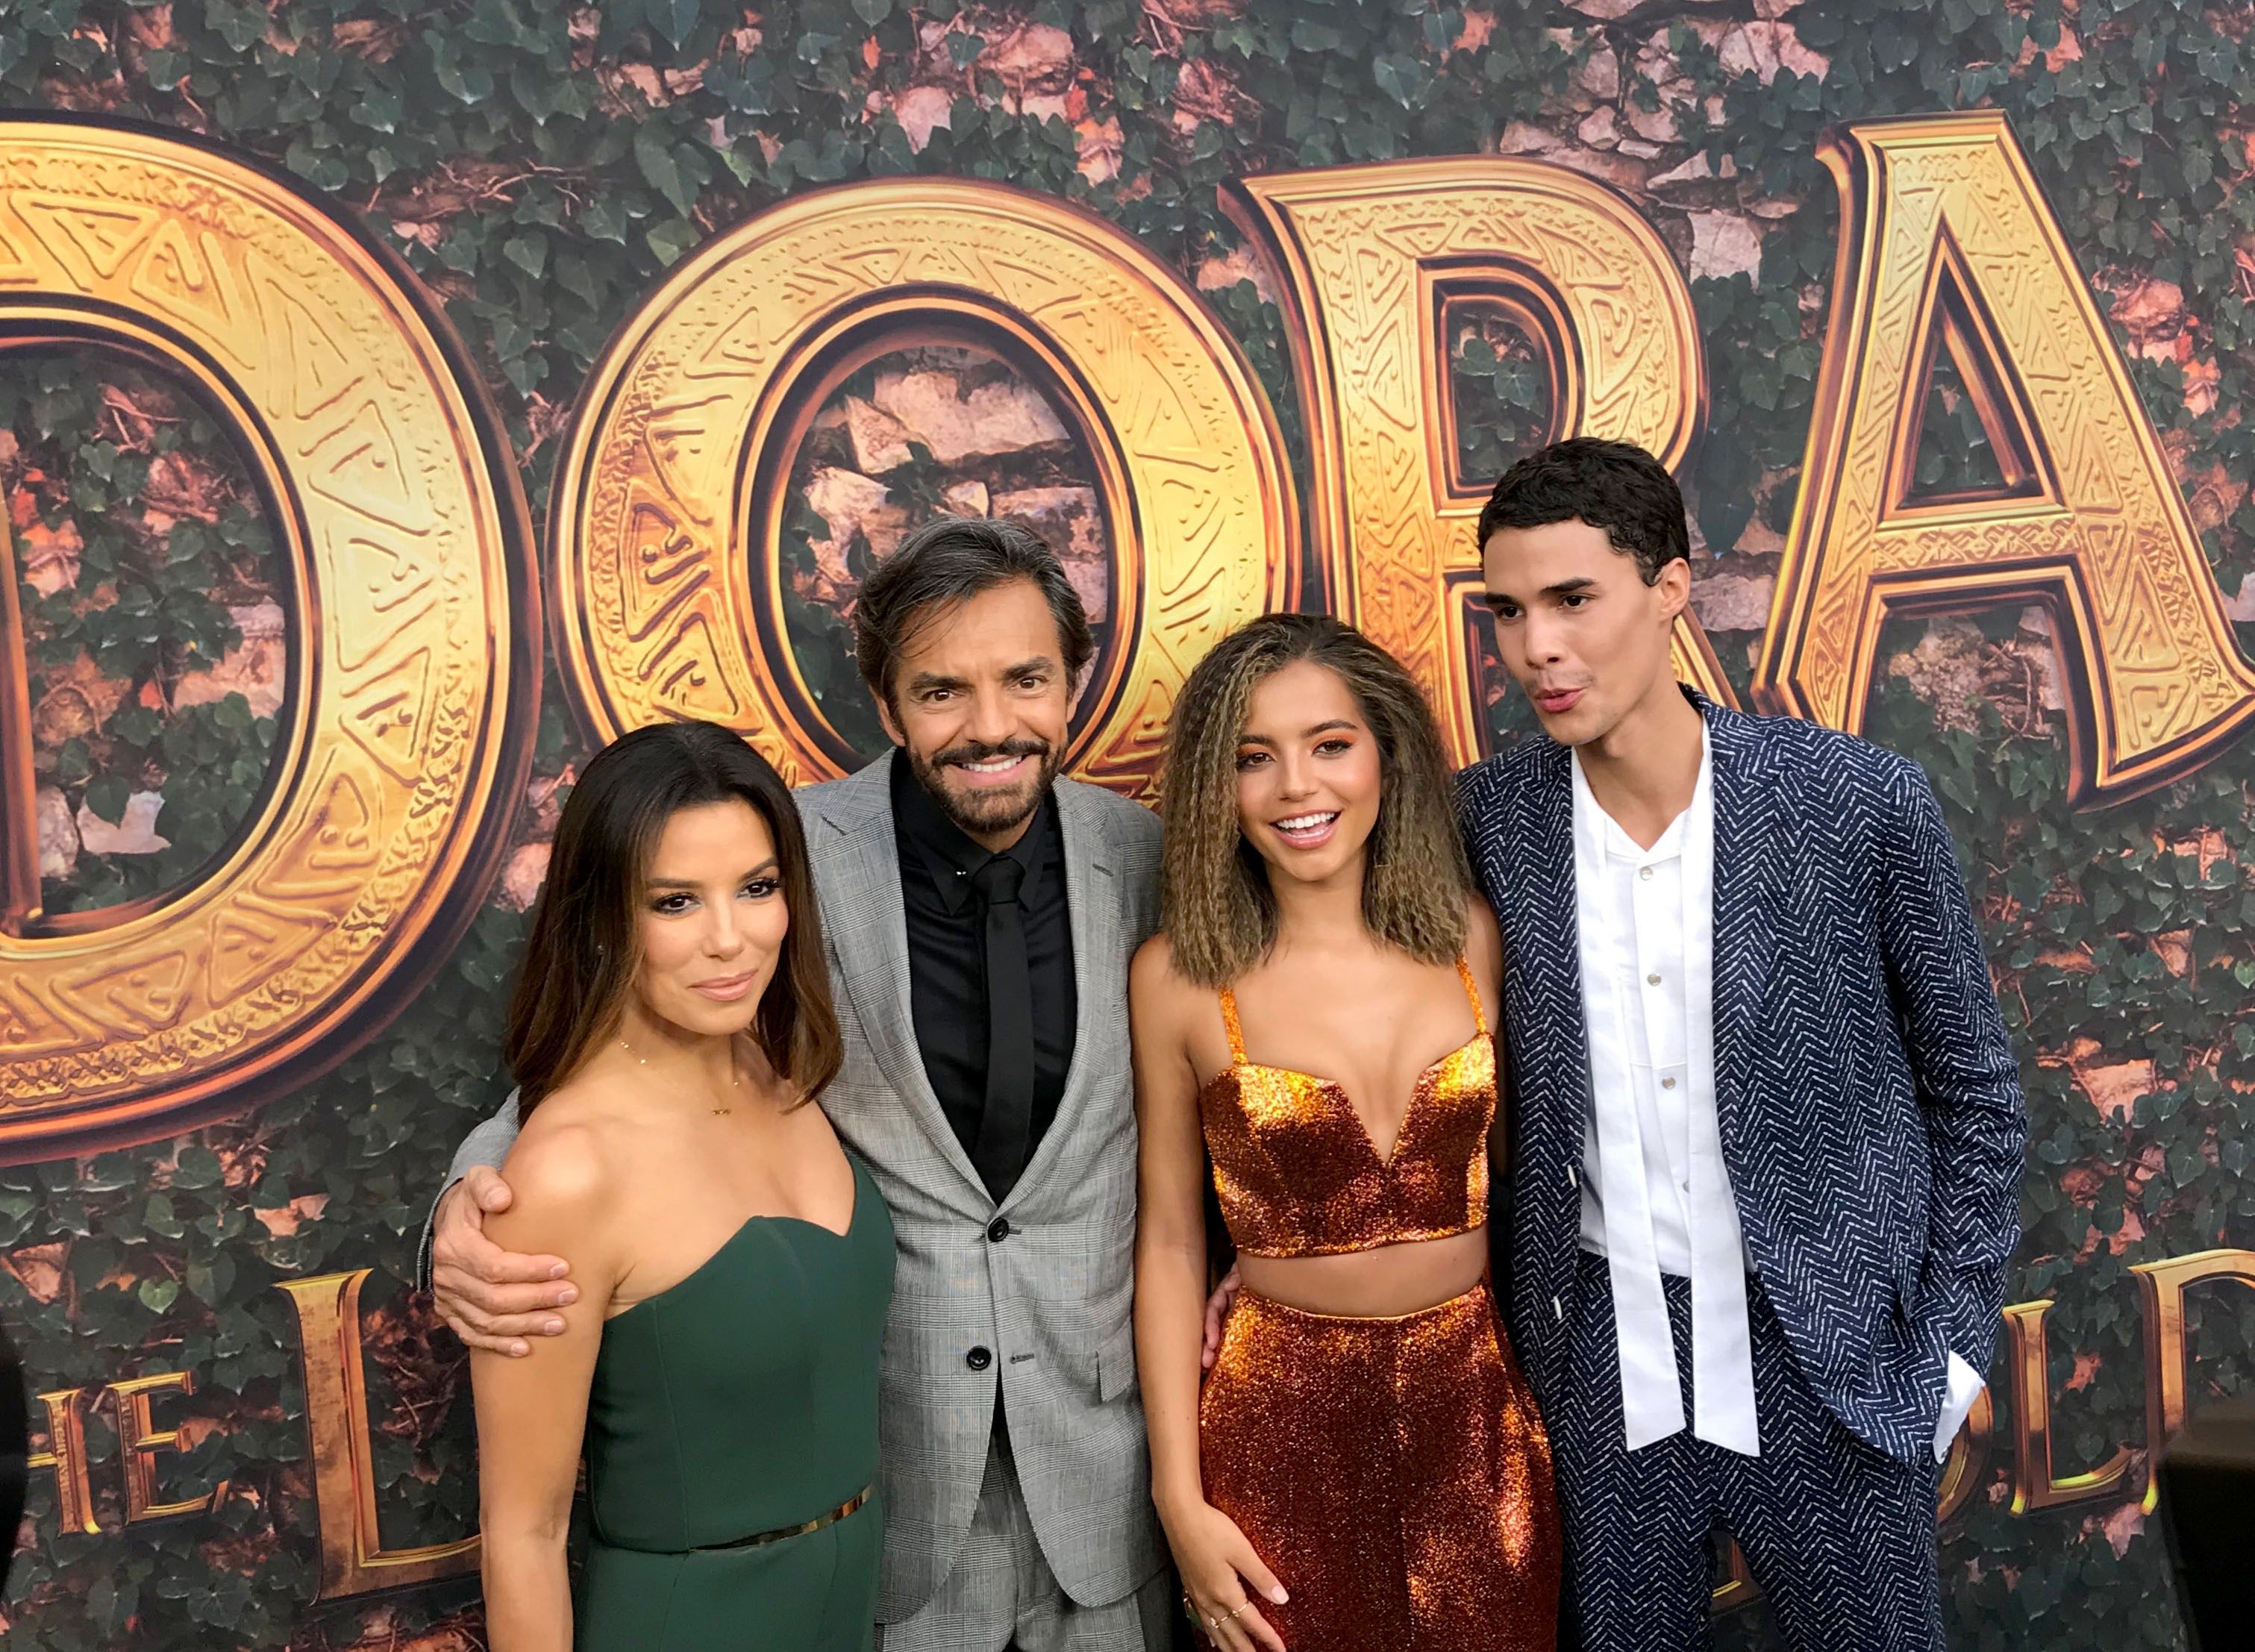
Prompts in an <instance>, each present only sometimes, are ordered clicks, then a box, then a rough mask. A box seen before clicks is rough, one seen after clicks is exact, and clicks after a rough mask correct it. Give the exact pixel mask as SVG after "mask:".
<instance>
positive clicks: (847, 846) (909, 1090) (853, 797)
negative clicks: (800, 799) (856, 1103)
mask: <svg viewBox="0 0 2255 1652" xmlns="http://www.w3.org/2000/svg"><path fill="white" fill-rule="evenodd" d="M892 763H893V760H892V759H891V758H890V757H881V758H879V759H878V760H877V761H876V762H875V763H871V764H870V765H869V766H868V768H866V769H864V770H861V771H860V772H859V773H857V774H855V775H854V776H852V777H849V778H847V779H846V780H843V781H840V782H839V784H838V786H837V789H836V791H835V793H834V794H833V796H832V798H831V799H829V800H827V801H828V808H827V810H826V812H825V819H826V821H827V826H826V827H825V829H826V830H828V831H830V832H832V833H835V834H836V835H837V837H838V838H839V839H842V841H840V842H838V843H837V844H836V847H834V848H833V850H832V853H833V854H835V855H836V856H837V857H838V860H837V862H836V864H837V880H838V881H837V882H836V883H834V884H833V885H832V887H833V888H834V889H838V890H839V894H840V896H842V898H839V899H835V900H828V899H826V900H825V901H824V903H823V918H824V922H825V924H828V925H829V926H830V944H831V946H832V948H833V949H835V951H836V952H837V954H838V971H839V977H840V981H839V986H840V987H841V988H843V989H844V994H845V996H846V998H847V1000H848V1001H849V1002H851V1004H852V1005H853V1008H854V1015H855V1016H856V1017H857V1018H858V1019H859V1020H860V1022H861V1031H862V1034H863V1036H864V1037H867V1038H868V1041H869V1049H870V1051H871V1053H872V1054H873V1055H875V1058H876V1061H877V1070H878V1072H881V1073H882V1075H883V1076H884V1079H885V1082H886V1084H887V1085H888V1086H890V1088H891V1090H892V1092H893V1093H894V1094H895V1095H896V1096H898V1097H899V1098H900V1100H901V1103H902V1106H903V1107H904V1108H905V1109H906V1111H907V1112H908V1113H909V1114H910V1116H911V1117H913V1118H914V1119H915V1120H916V1121H917V1123H918V1124H919V1125H921V1126H922V1127H923V1128H924V1134H925V1135H928V1136H930V1137H931V1142H932V1145H933V1146H934V1147H935V1148H937V1149H938V1151H939V1153H940V1156H942V1157H944V1158H945V1159H946V1160H947V1161H948V1162H949V1163H951V1164H952V1165H954V1167H955V1168H956V1169H957V1170H959V1172H960V1173H961V1174H962V1176H963V1178H964V1180H966V1182H968V1183H970V1185H972V1186H973V1187H974V1188H976V1189H977V1190H978V1191H979V1195H980V1198H981V1199H984V1198H986V1197H987V1187H986V1184H985V1183H983V1182H981V1181H980V1179H979V1172H978V1170H977V1169H976V1167H974V1166H973V1164H972V1163H971V1156H970V1154H968V1153H966V1151H965V1150H964V1148H963V1143H962V1142H960V1141H959V1140H958V1139H957V1137H956V1134H955V1131H954V1128H952V1126H951V1125H950V1124H949V1123H948V1121H947V1114H945V1112H944V1111H942V1110H941V1107H940V1105H939V1097H938V1095H936V1094H934V1093H933V1092H932V1087H931V1079H930V1078H929V1077H928V1076H927V1075H926V1074H925V1072H924V1057H923V1055H922V1054H921V1053H919V1051H917V1042H916V1022H915V1018H914V1016H913V1014H912V1012H911V1010H910V1005H909V935H908V912H907V910H906V908H905V907H904V906H903V903H902V900H901V859H900V845H899V842H898V840H897V839H896V835H895V833H894V830H893V805H892ZM832 914H841V915H845V914H850V919H849V921H846V922H839V921H838V919H837V918H836V917H833V916H832Z"/></svg>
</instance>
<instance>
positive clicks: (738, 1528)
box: [589, 1473, 880, 1555]
mask: <svg viewBox="0 0 2255 1652" xmlns="http://www.w3.org/2000/svg"><path fill="white" fill-rule="evenodd" d="M812 1507H813V1506H812V1505H811V1504H804V1505H802V1504H798V1503H796V1502H794V1503H793V1504H792V1505H791V1506H790V1508H789V1510H788V1513H787V1515H786V1517H783V1518H777V1515H778V1513H779V1512H781V1511H779V1510H778V1509H776V1508H766V1509H763V1510H762V1509H751V1508H746V1509H739V1510H721V1509H703V1510H696V1511H692V1517H691V1518H690V1519H689V1520H688V1521H687V1522H683V1521H681V1520H678V1519H676V1520H673V1521H668V1522H650V1521H637V1520H627V1521H623V1522H622V1521H609V1520H605V1519H604V1518H603V1511H602V1510H601V1508H594V1509H593V1510H591V1514H592V1515H593V1518H592V1520H591V1521H590V1532H589V1536H591V1538H592V1539H593V1541H594V1542H595V1543H600V1544H601V1545H602V1546H603V1547H605V1548H607V1549H618V1550H628V1551H629V1552H631V1553H635V1554H647V1555H705V1554H735V1553H741V1552H748V1551H750V1550H759V1549H768V1548H772V1547H774V1546H775V1545H776V1544H778V1543H790V1542H792V1541H794V1540H796V1539H799V1538H804V1537H808V1536H812V1535H813V1534H814V1533H816V1532H818V1531H821V1530H822V1529H825V1527H829V1526H834V1525H837V1524H838V1523H839V1522H841V1521H847V1520H853V1519H857V1518H868V1519H876V1518H879V1517H880V1516H879V1513H878V1508H877V1482H876V1477H875V1474H874V1473H873V1474H872V1475H871V1476H870V1478H869V1479H868V1481H866V1482H865V1483H864V1484H863V1485H862V1486H861V1488H860V1489H859V1490H858V1491H854V1492H852V1493H849V1494H846V1495H844V1496H842V1497H839V1498H838V1499H837V1500H836V1501H834V1502H827V1503H826V1504H825V1506H823V1507H821V1508H815V1509H814V1511H813V1512H811V1513H804V1514H803V1513H801V1512H800V1510H801V1508H812ZM769 1521H773V1522H775V1523H773V1524H769V1523H768V1522H769Z"/></svg>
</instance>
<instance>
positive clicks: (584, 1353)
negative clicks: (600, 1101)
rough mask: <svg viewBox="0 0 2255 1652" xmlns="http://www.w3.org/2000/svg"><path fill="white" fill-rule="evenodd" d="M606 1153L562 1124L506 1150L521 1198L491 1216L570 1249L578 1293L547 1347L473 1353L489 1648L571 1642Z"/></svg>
mask: <svg viewBox="0 0 2255 1652" xmlns="http://www.w3.org/2000/svg"><path fill="white" fill-rule="evenodd" d="M602 1166H603V1155H601V1153H600V1152H598V1151H597V1150H596V1145H595V1142H594V1140H593V1138H592V1137H591V1136H590V1135H588V1133H587V1132H586V1131H584V1130H580V1129H577V1128H571V1127H566V1128H560V1129H558V1130H555V1131H553V1132H544V1133H542V1134H541V1135H539V1136H538V1137H537V1139H535V1140H533V1141H529V1142H523V1143H522V1144H521V1145H520V1147H519V1148H518V1149H517V1150H516V1152H514V1153H512V1154H511V1156H510V1158H509V1174H510V1177H511V1178H512V1180H513V1181H514V1183H515V1185H516V1193H517V1198H516V1202H515V1204H514V1205H513V1206H512V1207H511V1208H510V1209H509V1211H508V1212H507V1213H506V1214H501V1215H496V1216H495V1218H494V1220H493V1222H492V1224H491V1226H492V1228H493V1230H494V1233H495V1236H496V1237H497V1238H498V1239H499V1240H500V1241H502V1243H505V1244H509V1245H522V1246H523V1247H525V1248H527V1249H545V1248H550V1247H554V1248H558V1249H561V1248H567V1247H568V1248H571V1249H572V1250H573V1252H574V1253H575V1254H576V1255H579V1256H580V1276H581V1281H582V1283H583V1285H584V1287H585V1290H584V1295H583V1297H582V1299H581V1300H580V1302H578V1303H576V1304H573V1306H571V1307H569V1308H566V1309H563V1310H560V1311H558V1316H557V1317H558V1318H560V1319H561V1320H562V1322H563V1326H564V1328H563V1330H562V1331H561V1332H559V1333H558V1335H557V1336H556V1337H555V1339H554V1341H553V1342H552V1344H551V1346H550V1347H549V1349H548V1350H547V1351H546V1353H545V1356H544V1358H542V1359H538V1360H515V1359H510V1358H509V1357H507V1356H506V1355H503V1354H500V1353H493V1352H490V1351H488V1350H486V1349H484V1348H480V1349H478V1350H477V1351H475V1352H474V1353H472V1354H471V1356H470V1385H471V1389H472V1392H473V1394H474V1396H475V1399H476V1403H477V1418H478V1503H479V1524H480V1529H481V1533H482V1536H483V1537H484V1551H483V1570H484V1581H485V1603H486V1634H487V1636H488V1645H489V1646H490V1647H491V1648H492V1652H570V1648H571V1646H572V1592H571V1584H570V1580H569V1578H568V1577H567V1575H566V1568H565V1560H564V1538H565V1533H566V1529H567V1528H568V1526H569V1525H570V1522H571V1517H572V1493H573V1486H574V1483H575V1482H576V1481H577V1480H578V1478H579V1470H580V1444H581V1440H582V1438H583V1436H584V1435H585V1433H586V1431H587V1393H588V1387H589V1383H590V1381H592V1379H593V1376H594V1368H595V1354H596V1351H597V1350H598V1349H599V1348H600V1347H601V1344H602V1338H603V1318H604V1311H605V1309H606V1307H607V1306H608V1304H609V1302H610V1297H611V1288H612V1286H613V1285H614V1284H615V1282H616V1276H617V1264H616V1262H615V1259H614V1256H613V1254H612V1250H611V1247H610V1243H609V1241H608V1238H607V1236H606V1235H605V1233H604V1221H605V1216H606V1213H607V1212H608V1210H609V1209H610V1208H611V1207H612V1206H613V1203H614V1201H613V1199H611V1197H610V1192H611V1190H610V1189H608V1187H607V1185H606V1182H607V1178H606V1177H605V1175H604V1172H603V1168H602Z"/></svg>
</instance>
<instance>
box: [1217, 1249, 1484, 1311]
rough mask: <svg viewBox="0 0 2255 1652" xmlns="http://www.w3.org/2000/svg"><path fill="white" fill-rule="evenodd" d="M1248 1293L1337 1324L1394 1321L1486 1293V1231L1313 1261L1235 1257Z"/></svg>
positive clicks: (1306, 1258)
mask: <svg viewBox="0 0 2255 1652" xmlns="http://www.w3.org/2000/svg"><path fill="white" fill-rule="evenodd" d="M1237 1266H1238V1270H1239V1273H1240V1276H1241V1277H1242V1279H1243V1281H1244V1284H1245V1289H1246V1290H1247V1292H1248V1293H1249V1294H1251V1295H1254V1296H1256V1297H1261V1298H1262V1299H1263V1300H1264V1301H1266V1302H1269V1303H1272V1304H1275V1305H1276V1306H1278V1307H1281V1308H1289V1309H1291V1310H1294V1311H1297V1312H1300V1313H1307V1314H1314V1315H1318V1316H1321V1317H1324V1318H1336V1319H1398V1318H1403V1317H1405V1316H1407V1315H1410V1314H1416V1313H1423V1312H1426V1311H1430V1310H1432V1309H1435V1308H1439V1307H1443V1306H1445V1305H1446V1304H1449V1303H1451V1302H1454V1301H1456V1300H1458V1298H1460V1297H1465V1296H1467V1295H1469V1294H1471V1293H1472V1292H1473V1291H1475V1290H1480V1289H1482V1288H1483V1285H1484V1283H1485V1281H1486V1277H1487V1267H1488V1251H1487V1230H1486V1228H1485V1227H1475V1228H1472V1229H1471V1230H1470V1231H1469V1232H1465V1233H1460V1234H1448V1235H1446V1236H1444V1237H1442V1238H1438V1239H1420V1240H1408V1241H1401V1242H1399V1243H1395V1244H1389V1245H1380V1246H1375V1247H1373V1248H1369V1249H1366V1250H1353V1251H1338V1252H1334V1253H1331V1254H1328V1255H1313V1256H1260V1255H1247V1254H1244V1253H1240V1255H1239V1256H1238V1259H1237Z"/></svg>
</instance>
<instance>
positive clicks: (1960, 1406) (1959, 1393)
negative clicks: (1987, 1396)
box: [1934, 1353, 1989, 1463]
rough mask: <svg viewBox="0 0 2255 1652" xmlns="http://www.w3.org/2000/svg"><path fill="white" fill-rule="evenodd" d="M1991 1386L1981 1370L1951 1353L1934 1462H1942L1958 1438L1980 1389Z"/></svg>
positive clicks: (1938, 1419) (1937, 1427) (1935, 1440)
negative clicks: (1952, 1443)
mask: <svg viewBox="0 0 2255 1652" xmlns="http://www.w3.org/2000/svg"><path fill="white" fill-rule="evenodd" d="M1988 1386H1989V1385H1988V1383H1986V1382H1985V1381H1983V1380H1982V1378H1981V1374H1980V1373H1979V1372H1978V1371H1976V1370H1975V1369H1974V1368H1973V1367H1971V1366H1970V1365H1968V1364H1966V1363H1965V1361H1964V1360H1961V1359H1959V1358H1958V1357H1957V1355H1956V1353H1952V1354H1951V1355H1950V1356H1949V1381H1948V1384H1947V1386H1945V1387H1944V1388H1942V1415H1941V1416H1939V1417H1936V1418H1935V1421H1934V1460H1935V1462H1937V1463H1939V1462H1941V1461H1942V1459H1945V1458H1947V1457H1948V1456H1949V1445H1950V1442H1951V1441H1953V1440H1955V1439H1956V1438H1957V1431H1958V1430H1959V1429H1961V1428H1963V1427H1964V1426H1965V1419H1966V1417H1969V1416H1970V1415H1971V1413H1972V1410H1973V1402H1974V1401H1976V1400H1978V1399H1979V1398H1980V1397H1981V1390H1982V1389H1983V1388H1987V1387H1988Z"/></svg>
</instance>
